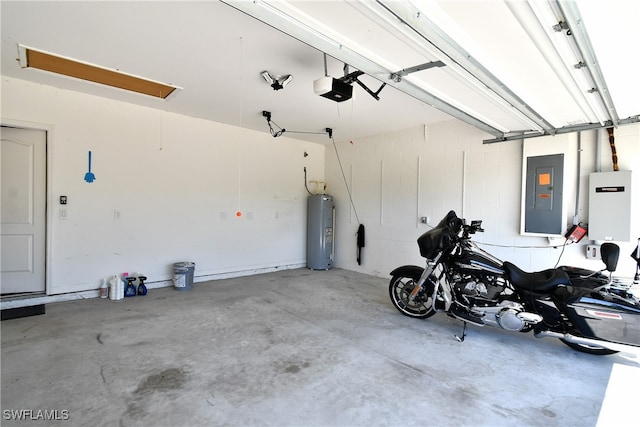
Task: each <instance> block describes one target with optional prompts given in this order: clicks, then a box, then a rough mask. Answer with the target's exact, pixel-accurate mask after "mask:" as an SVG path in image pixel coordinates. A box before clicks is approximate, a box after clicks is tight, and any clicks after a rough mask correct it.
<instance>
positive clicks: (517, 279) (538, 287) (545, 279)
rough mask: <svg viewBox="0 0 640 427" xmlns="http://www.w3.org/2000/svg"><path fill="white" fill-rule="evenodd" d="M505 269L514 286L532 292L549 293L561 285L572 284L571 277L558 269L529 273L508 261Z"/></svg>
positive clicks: (504, 265) (504, 266)
mask: <svg viewBox="0 0 640 427" xmlns="http://www.w3.org/2000/svg"><path fill="white" fill-rule="evenodd" d="M503 268H504V271H505V273H506V276H507V278H508V279H509V281H511V283H512V284H513V286H515V287H516V288H519V289H523V290H528V291H531V292H538V293H549V292H551V291H553V290H554V289H556V288H557V287H558V286H560V285H570V284H571V281H570V279H569V275H568V274H567V273H566V272H564V271H562V270H560V269H557V268H549V269H547V270H542V271H536V272H533V273H528V272H526V271H524V270H521V269H520V268H518V266H517V265H515V264H512V263H510V262H508V261H507V262H505V263H504V264H503Z"/></svg>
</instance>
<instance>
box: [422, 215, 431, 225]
mask: <svg viewBox="0 0 640 427" xmlns="http://www.w3.org/2000/svg"><path fill="white" fill-rule="evenodd" d="M420 223H422V224H429V217H428V216H423V217H420Z"/></svg>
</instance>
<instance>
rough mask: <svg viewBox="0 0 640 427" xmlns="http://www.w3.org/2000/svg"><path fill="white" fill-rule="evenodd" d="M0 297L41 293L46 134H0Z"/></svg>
mask: <svg viewBox="0 0 640 427" xmlns="http://www.w3.org/2000/svg"><path fill="white" fill-rule="evenodd" d="M0 137H1V138H0V139H1V140H2V148H1V150H0V160H1V163H0V164H1V168H2V169H1V174H0V187H2V193H1V194H2V200H1V208H0V210H1V217H2V222H1V227H2V228H1V232H0V234H1V237H0V239H1V248H0V250H1V251H2V252H0V258H1V260H2V261H1V265H2V267H1V268H2V278H1V281H0V289H1V293H2V294H9V293H21V292H44V291H45V241H46V229H45V227H46V157H47V154H46V153H47V149H46V146H47V134H46V132H45V131H42V130H35V129H17V128H10V127H5V126H2V129H0Z"/></svg>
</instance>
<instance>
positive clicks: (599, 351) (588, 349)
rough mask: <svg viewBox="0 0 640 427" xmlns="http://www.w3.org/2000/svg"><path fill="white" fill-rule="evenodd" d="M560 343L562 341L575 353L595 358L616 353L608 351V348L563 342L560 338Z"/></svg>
mask: <svg viewBox="0 0 640 427" xmlns="http://www.w3.org/2000/svg"><path fill="white" fill-rule="evenodd" d="M560 341H562V342H563V343H565V344H566V345H568V346H569V347H571V348H572V349H574V350H576V351H579V352H582V353H588V354H593V355H595V356H608V355H609V354H616V353H618V352H617V351H616V350H610V349H608V348H602V347H596V346H591V345H585V344H577V343H574V342H571V341H567V340H564V339H562V338H560Z"/></svg>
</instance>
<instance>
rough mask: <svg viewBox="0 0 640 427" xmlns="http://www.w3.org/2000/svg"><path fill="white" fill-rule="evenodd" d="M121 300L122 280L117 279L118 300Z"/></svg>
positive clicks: (122, 295)
mask: <svg viewBox="0 0 640 427" xmlns="http://www.w3.org/2000/svg"><path fill="white" fill-rule="evenodd" d="M116 277H118V276H116ZM123 298H124V280H122V279H121V278H119V277H118V299H119V300H120V299H123Z"/></svg>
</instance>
